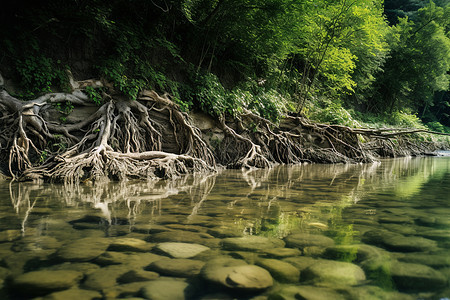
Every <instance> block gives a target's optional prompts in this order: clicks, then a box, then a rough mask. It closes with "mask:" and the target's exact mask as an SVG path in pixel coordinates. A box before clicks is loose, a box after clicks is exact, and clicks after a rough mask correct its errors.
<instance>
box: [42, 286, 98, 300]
mask: <svg viewBox="0 0 450 300" xmlns="http://www.w3.org/2000/svg"><path fill="white" fill-rule="evenodd" d="M101 298H102V294H100V293H99V292H97V291H90V290H82V289H78V288H71V289H68V290H65V291H60V292H54V293H51V294H49V295H47V296H45V297H44V298H43V300H80V299H83V300H93V299H101Z"/></svg>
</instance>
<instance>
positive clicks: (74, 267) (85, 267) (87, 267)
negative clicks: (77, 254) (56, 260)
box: [47, 263, 100, 275]
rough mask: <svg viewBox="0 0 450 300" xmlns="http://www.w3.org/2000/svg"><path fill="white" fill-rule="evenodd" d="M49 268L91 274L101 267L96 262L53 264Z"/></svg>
mask: <svg viewBox="0 0 450 300" xmlns="http://www.w3.org/2000/svg"><path fill="white" fill-rule="evenodd" d="M47 269H48V270H71V271H78V272H81V273H83V274H84V275H89V274H91V273H93V272H95V271H96V270H98V269H100V267H99V266H98V265H96V264H92V263H63V264H59V265H53V266H50V267H48V268H47Z"/></svg>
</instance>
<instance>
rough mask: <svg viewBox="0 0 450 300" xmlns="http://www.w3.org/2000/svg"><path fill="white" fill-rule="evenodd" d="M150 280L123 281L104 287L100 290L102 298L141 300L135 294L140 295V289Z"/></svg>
mask: <svg viewBox="0 0 450 300" xmlns="http://www.w3.org/2000/svg"><path fill="white" fill-rule="evenodd" d="M151 282H152V281H139V282H131V283H124V284H120V285H116V286H113V287H109V288H106V289H104V290H102V294H103V298H102V299H123V298H125V299H127V300H131V299H139V300H142V299H144V298H137V297H136V296H137V295H139V296H140V291H141V290H142V288H143V287H145V286H146V285H148V284H149V283H151Z"/></svg>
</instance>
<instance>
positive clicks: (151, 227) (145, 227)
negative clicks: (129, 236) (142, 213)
mask: <svg viewBox="0 0 450 300" xmlns="http://www.w3.org/2000/svg"><path fill="white" fill-rule="evenodd" d="M171 230H172V229H170V228H167V227H166V226H162V225H157V224H136V225H134V226H133V231H134V232H137V233H142V234H155V233H160V232H165V231H171Z"/></svg>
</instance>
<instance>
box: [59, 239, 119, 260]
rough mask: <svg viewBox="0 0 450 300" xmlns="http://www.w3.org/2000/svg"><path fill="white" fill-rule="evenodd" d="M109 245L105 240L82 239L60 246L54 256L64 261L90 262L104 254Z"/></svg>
mask: <svg viewBox="0 0 450 300" xmlns="http://www.w3.org/2000/svg"><path fill="white" fill-rule="evenodd" d="M109 243H110V241H109V240H108V239H106V238H95V237H89V238H83V239H79V240H76V241H74V242H72V243H69V244H66V245H64V246H62V247H61V248H60V249H59V250H58V251H57V252H56V256H57V257H58V258H59V259H61V260H65V261H90V260H93V259H95V258H96V257H98V256H100V255H101V254H102V253H103V252H105V251H106V249H107V248H108V246H109Z"/></svg>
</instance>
